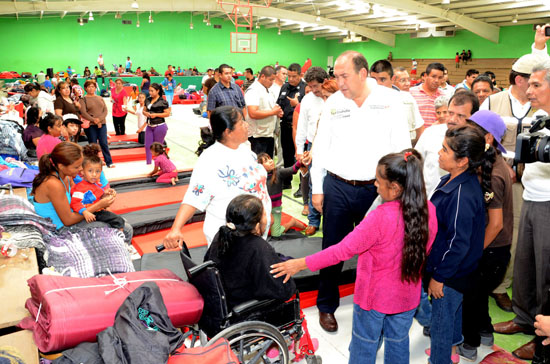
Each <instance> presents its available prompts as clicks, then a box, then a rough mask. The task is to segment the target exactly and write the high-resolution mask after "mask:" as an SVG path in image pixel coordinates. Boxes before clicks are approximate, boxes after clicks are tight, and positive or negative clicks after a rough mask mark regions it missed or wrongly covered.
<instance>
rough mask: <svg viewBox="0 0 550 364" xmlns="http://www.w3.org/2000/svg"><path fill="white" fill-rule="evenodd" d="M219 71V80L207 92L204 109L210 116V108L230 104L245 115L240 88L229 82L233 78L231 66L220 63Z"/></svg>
mask: <svg viewBox="0 0 550 364" xmlns="http://www.w3.org/2000/svg"><path fill="white" fill-rule="evenodd" d="M219 71H220V82H218V83H217V84H215V85H214V87H212V89H211V90H210V92H209V93H208V101H207V107H206V110H207V111H208V117H209V118H210V113H211V112H212V110H214V109H215V108H217V107H218V106H224V105H231V106H235V107H236V108H237V109H239V110H242V111H243V115H246V111H245V105H246V104H245V101H244V95H243V92H242V90H241V89H240V87H239V86H237V85H236V84H234V83H231V79H232V78H233V77H232V76H233V70H232V69H231V66H229V65H227V64H225V63H224V64H222V65H221V66H220V67H219Z"/></svg>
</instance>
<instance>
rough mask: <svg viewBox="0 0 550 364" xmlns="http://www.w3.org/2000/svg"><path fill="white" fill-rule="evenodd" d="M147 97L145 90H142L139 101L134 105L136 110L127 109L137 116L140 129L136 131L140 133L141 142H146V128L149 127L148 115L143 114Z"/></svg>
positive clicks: (139, 139)
mask: <svg viewBox="0 0 550 364" xmlns="http://www.w3.org/2000/svg"><path fill="white" fill-rule="evenodd" d="M146 98H147V95H145V94H144V93H143V92H140V93H139V94H138V98H137V103H136V104H135V105H134V107H133V109H134V110H132V109H127V111H128V112H129V113H130V114H134V115H135V116H137V124H138V130H137V131H136V133H137V134H138V142H139V143H141V144H145V132H144V130H145V128H146V127H147V117H146V116H145V115H143V110H144V108H145V99H146Z"/></svg>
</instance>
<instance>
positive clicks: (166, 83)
mask: <svg viewBox="0 0 550 364" xmlns="http://www.w3.org/2000/svg"><path fill="white" fill-rule="evenodd" d="M162 88H164V94H165V95H166V101H168V105H170V107H172V99H173V98H174V90H175V89H176V80H174V78H173V77H172V74H171V73H169V74H168V76H166V78H165V79H164V80H163V81H162Z"/></svg>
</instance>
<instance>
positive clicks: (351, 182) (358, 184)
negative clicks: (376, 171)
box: [327, 171, 375, 186]
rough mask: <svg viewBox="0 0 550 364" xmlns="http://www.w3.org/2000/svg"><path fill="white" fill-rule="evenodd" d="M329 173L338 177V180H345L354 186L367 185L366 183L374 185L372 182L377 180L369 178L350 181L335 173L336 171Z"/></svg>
mask: <svg viewBox="0 0 550 364" xmlns="http://www.w3.org/2000/svg"><path fill="white" fill-rule="evenodd" d="M327 173H328V174H329V175H330V176H332V177H334V178H336V179H337V180H339V181H342V182H345V183H347V184H348V185H352V186H366V185H372V184H374V181H375V180H374V179H369V180H368V181H356V180H351V181H350V180H348V179H345V178H342V177H340V176H339V175H337V174H334V173H332V172H330V171H327Z"/></svg>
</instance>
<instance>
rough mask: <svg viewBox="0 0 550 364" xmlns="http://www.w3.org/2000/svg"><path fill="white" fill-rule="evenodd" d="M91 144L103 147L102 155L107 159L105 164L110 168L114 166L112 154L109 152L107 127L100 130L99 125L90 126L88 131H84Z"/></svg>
mask: <svg viewBox="0 0 550 364" xmlns="http://www.w3.org/2000/svg"><path fill="white" fill-rule="evenodd" d="M84 133H86V137H87V138H88V142H89V143H98V144H99V146H100V147H101V153H102V154H103V158H104V159H105V164H107V167H110V166H111V164H113V158H111V152H110V151H109V143H108V142H107V125H105V124H104V125H102V126H101V128H98V127H97V125H90V127H89V128H88V129H84Z"/></svg>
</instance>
